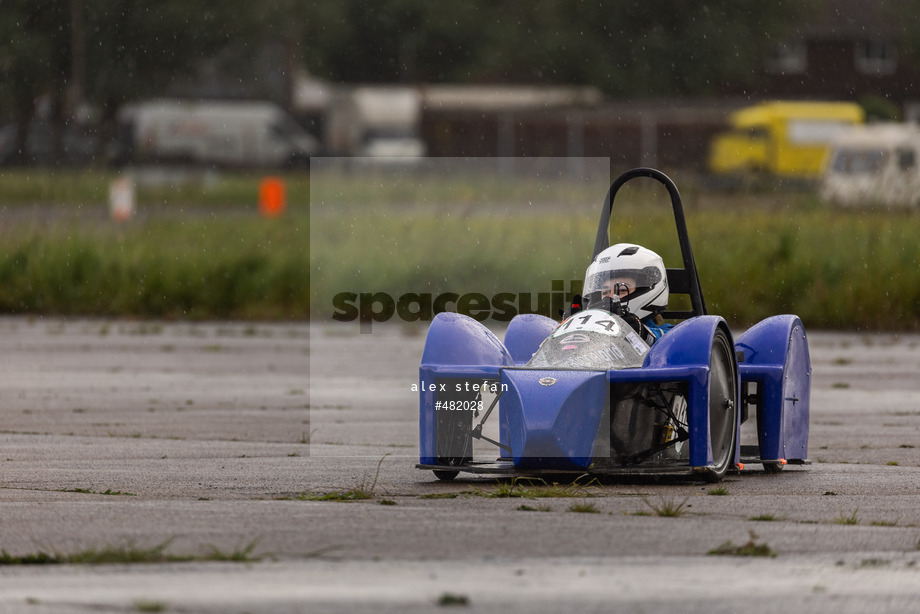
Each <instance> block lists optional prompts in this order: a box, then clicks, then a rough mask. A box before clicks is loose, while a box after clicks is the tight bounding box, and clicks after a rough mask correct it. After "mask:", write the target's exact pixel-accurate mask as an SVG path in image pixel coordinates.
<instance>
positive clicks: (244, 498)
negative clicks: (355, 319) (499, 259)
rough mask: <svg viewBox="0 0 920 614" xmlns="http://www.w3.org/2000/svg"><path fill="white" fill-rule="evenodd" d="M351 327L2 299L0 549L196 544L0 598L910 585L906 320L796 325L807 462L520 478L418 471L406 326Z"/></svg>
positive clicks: (32, 604)
mask: <svg viewBox="0 0 920 614" xmlns="http://www.w3.org/2000/svg"><path fill="white" fill-rule="evenodd" d="M355 329H356V327H350V326H346V325H339V326H337V327H328V326H327V327H320V326H315V327H313V328H312V329H311V328H310V327H309V326H307V325H305V324H262V323H256V324H250V323H158V322H129V321H103V320H65V319H48V318H37V319H29V318H4V319H0V416H2V423H0V446H2V448H0V449H2V452H0V467H2V473H0V519H2V520H0V549H2V551H3V552H4V553H6V555H8V556H6V555H4V559H15V558H16V557H27V556H29V555H36V554H38V553H46V554H49V555H56V556H59V557H64V556H67V555H74V554H79V553H86V552H91V551H99V550H105V549H115V550H120V551H129V552H134V551H142V550H145V549H146V550H149V549H159V550H160V551H162V552H164V553H167V554H170V555H174V556H188V557H193V558H195V559H197V560H194V561H191V562H169V563H139V564H108V565H87V564H69V565H44V566H34V565H14V564H10V565H0V612H37V613H44V612H136V611H167V612H172V611H174V612H305V611H323V612H421V611H441V610H442V609H444V608H447V609H448V610H450V609H452V608H456V609H458V610H461V611H483V612H485V611H498V610H502V611H506V612H518V611H520V612H525V611H526V612H557V611H560V610H563V609H574V610H576V611H598V612H601V611H604V612H607V611H618V612H619V611H622V612H655V611H664V610H667V611H680V612H737V611H739V610H742V609H743V610H744V611H746V612H774V611H776V610H777V609H782V610H783V611H803V612H804V611H810V612H824V611H826V612H867V611H873V612H877V611H890V612H904V611H912V610H914V611H915V610H917V608H918V607H920V378H918V377H917V373H920V336H916V335H893V334H859V333H824V332H810V333H809V340H810V348H811V354H812V363H813V368H814V375H813V387H812V405H811V408H812V410H811V411H812V415H811V437H810V442H809V457H810V458H811V460H812V464H811V465H808V466H805V467H787V468H786V469H785V470H784V471H783V472H781V473H780V474H778V475H769V474H765V473H764V472H763V471H762V469H761V468H760V466H758V465H749V466H747V467H746V468H745V470H744V471H743V472H742V473H741V474H740V475H729V476H728V477H727V478H726V479H725V480H724V481H723V482H722V483H721V484H720V485H711V484H702V483H695V482H688V481H682V480H670V481H664V482H661V481H657V482H653V481H649V480H644V481H636V480H630V481H627V480H620V481H609V482H606V483H603V484H598V483H592V484H580V485H575V486H567V487H564V488H561V489H560V490H561V494H565V495H566V496H560V497H553V498H540V499H534V498H518V497H505V498H496V497H491V496H488V495H490V494H493V493H494V492H496V489H497V488H498V486H497V485H496V482H495V480H493V479H490V478H467V479H464V478H462V477H461V478H458V480H456V481H454V482H450V483H442V482H438V481H436V480H435V479H434V477H433V476H432V474H431V473H429V472H425V471H421V470H418V469H415V467H414V465H415V463H416V462H417V456H416V455H417V452H416V450H417V445H418V444H417V442H418V426H417V424H418V405H417V398H416V395H415V393H413V392H412V391H411V389H410V388H411V386H412V384H413V383H415V382H416V380H417V374H418V371H417V369H418V363H419V359H420V356H421V351H422V347H423V344H424V330H420V329H409V328H406V327H404V326H400V325H380V326H375V328H374V333H373V334H371V335H359V334H356V333H357V330H355ZM743 434H744V435H745V437H750V436H751V433H750V432H748V431H746V430H745V431H743ZM521 488H523V487H521ZM356 492H365V493H369V494H370V495H371V497H370V498H368V499H364V500H353V501H336V500H316V498H317V496H321V495H325V494H328V493H345V494H348V493H356ZM578 506H585V507H582V508H580V509H583V510H584V511H583V512H582V513H579V512H576V511H573V510H572V508H573V507H576V509H578ZM668 511H673V512H674V514H673V515H670V516H668V515H663V514H665V513H667V512H668ZM746 545H749V546H752V547H757V546H760V547H761V548H760V549H757V550H756V551H757V552H760V553H761V554H767V555H768V556H732V555H728V554H725V555H715V554H709V553H710V552H711V551H713V550H719V549H720V548H722V549H723V550H727V551H729V552H738V551H739V548H743V547H744V546H746ZM233 554H237V555H241V556H242V557H243V558H248V561H245V562H226V561H218V560H215V559H218V558H221V556H219V555H233ZM5 562H10V561H9V560H6V561H5ZM14 562H15V561H14Z"/></svg>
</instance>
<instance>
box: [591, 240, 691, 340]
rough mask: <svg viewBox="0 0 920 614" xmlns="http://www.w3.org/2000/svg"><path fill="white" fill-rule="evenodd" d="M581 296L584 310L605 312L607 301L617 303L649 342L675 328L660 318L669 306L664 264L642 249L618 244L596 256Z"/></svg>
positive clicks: (647, 250)
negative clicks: (645, 332) (648, 335)
mask: <svg viewBox="0 0 920 614" xmlns="http://www.w3.org/2000/svg"><path fill="white" fill-rule="evenodd" d="M583 293H584V297H585V298H584V308H585V309H604V308H605V307H604V306H605V305H610V303H609V301H608V299H611V298H613V299H619V302H620V304H621V305H622V306H624V307H625V308H626V309H627V310H628V311H629V313H631V314H633V315H634V316H636V318H638V320H639V321H640V322H641V323H642V325H643V326H644V327H645V328H646V329H648V331H649V332H650V333H651V335H652V336H653V337H654V338H653V339H652V341H655V340H658V339H660V338H661V336H662V335H664V334H665V333H666V332H668V331H669V330H670V329H671V328H673V327H674V325H673V324H666V323H665V322H664V320H663V319H662V317H661V312H662V311H664V309H665V308H667V306H668V275H667V271H666V270H665V268H664V261H662V259H661V256H659V255H658V254H656V253H655V252H653V251H652V250H650V249H646V248H644V247H642V246H639V245H634V244H632V243H618V244H616V245H614V246H612V247H608V248H607V249H605V250H604V251H602V252H601V253H600V254H598V255H597V258H595V259H594V261H593V262H592V263H591V265H590V266H589V267H588V270H587V272H586V273H585V284H584V289H583ZM608 308H609V307H608ZM634 326H635V324H634ZM640 332H641V331H640Z"/></svg>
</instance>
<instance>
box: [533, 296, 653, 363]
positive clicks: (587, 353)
mask: <svg viewBox="0 0 920 614" xmlns="http://www.w3.org/2000/svg"><path fill="white" fill-rule="evenodd" d="M647 352H648V345H646V344H645V342H644V341H642V339H641V338H640V337H639V335H637V334H636V332H635V331H634V330H633V329H632V328H631V327H630V326H629V325H628V324H626V322H624V321H623V319H622V318H620V317H619V316H616V315H613V314H611V313H609V312H606V311H602V310H599V309H589V310H587V311H583V312H580V313H577V314H575V315H573V316H571V317H569V318H568V319H567V320H565V321H564V322H563V323H562V324H560V325H559V326H558V327H556V329H555V330H554V331H553V332H552V334H550V336H549V337H547V338H546V339H544V340H543V343H542V344H541V345H540V348H539V349H538V350H537V351H536V353H534V355H533V357H532V358H531V359H530V361H529V362H528V363H527V367H528V368H532V369H547V368H555V369H592V370H593V369H602V370H605V371H606V370H608V369H630V368H635V367H641V366H642V362H643V360H644V359H645V354H646V353H647Z"/></svg>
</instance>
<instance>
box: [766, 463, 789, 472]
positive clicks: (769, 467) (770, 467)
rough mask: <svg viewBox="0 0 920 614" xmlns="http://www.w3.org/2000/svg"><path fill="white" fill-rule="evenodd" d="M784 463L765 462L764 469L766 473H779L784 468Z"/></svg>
mask: <svg viewBox="0 0 920 614" xmlns="http://www.w3.org/2000/svg"><path fill="white" fill-rule="evenodd" d="M783 466H784V465H783V464H782V463H764V465H763V470H764V472H766V473H779V472H780V471H782V470H783Z"/></svg>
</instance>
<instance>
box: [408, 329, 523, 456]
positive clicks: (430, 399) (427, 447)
mask: <svg viewBox="0 0 920 614" xmlns="http://www.w3.org/2000/svg"><path fill="white" fill-rule="evenodd" d="M513 364H514V361H513V360H512V358H511V354H510V353H509V352H508V350H507V349H506V348H505V346H504V344H502V342H501V341H500V340H499V339H498V337H496V336H495V335H494V334H493V333H492V331H490V330H489V329H488V328H486V327H485V326H483V325H482V324H480V323H479V322H477V321H476V320H474V319H473V318H471V317H469V316H465V315H463V314H458V313H451V312H443V313H439V314H437V315H436V316H435V317H434V320H432V322H431V326H430V327H429V328H428V336H427V338H426V339H425V350H424V352H423V354H422V364H421V367H419V457H420V462H421V463H422V464H430V465H433V464H437V460H438V459H437V456H438V455H437V414H436V409H435V402H436V401H437V394H438V391H439V390H438V388H439V384H438V380H439V379H444V378H466V379H471V378H489V379H495V380H497V379H498V378H499V377H500V369H501V367H506V366H512V365H513Z"/></svg>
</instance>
